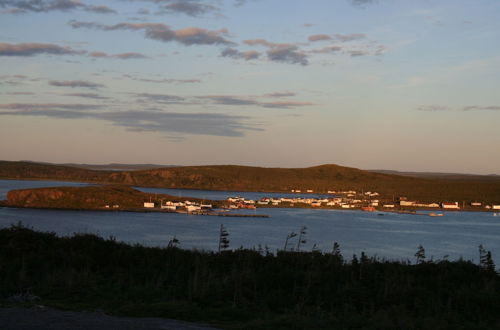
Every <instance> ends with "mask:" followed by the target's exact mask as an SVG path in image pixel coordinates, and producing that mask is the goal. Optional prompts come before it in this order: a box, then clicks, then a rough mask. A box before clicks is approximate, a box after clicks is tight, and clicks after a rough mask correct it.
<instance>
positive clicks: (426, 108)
mask: <svg viewBox="0 0 500 330" xmlns="http://www.w3.org/2000/svg"><path fill="white" fill-rule="evenodd" d="M417 110H418V111H431V112H432V111H448V110H450V108H449V107H447V106H445V105H435V104H432V105H421V106H419V107H418V108H417Z"/></svg>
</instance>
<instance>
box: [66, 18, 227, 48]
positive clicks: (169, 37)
mask: <svg viewBox="0 0 500 330" xmlns="http://www.w3.org/2000/svg"><path fill="white" fill-rule="evenodd" d="M68 24H69V25H70V26H71V27H73V28H74V29H79V28H87V29H96V30H101V31H116V30H125V31H127V30H128V31H140V30H143V31H144V33H145V37H146V38H148V39H152V40H157V41H162V42H171V41H176V42H179V43H181V44H184V45H186V46H190V45H233V44H234V43H233V42H232V41H229V40H228V39H226V38H225V36H226V35H227V34H228V31H227V30H226V29H220V30H217V31H209V30H206V29H202V28H198V27H189V28H185V29H180V30H173V29H171V28H170V27H169V26H168V25H165V24H161V23H118V24H114V25H105V24H100V23H95V22H80V21H74V20H72V21H70V22H68Z"/></svg>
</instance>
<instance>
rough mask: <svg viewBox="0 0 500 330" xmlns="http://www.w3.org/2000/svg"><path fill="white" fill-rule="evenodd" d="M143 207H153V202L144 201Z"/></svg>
mask: <svg viewBox="0 0 500 330" xmlns="http://www.w3.org/2000/svg"><path fill="white" fill-rule="evenodd" d="M144 207H145V208H149V209H152V208H154V207H155V203H153V202H144Z"/></svg>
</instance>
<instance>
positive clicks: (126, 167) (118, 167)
mask: <svg viewBox="0 0 500 330" xmlns="http://www.w3.org/2000/svg"><path fill="white" fill-rule="evenodd" d="M22 162H25V163H34V164H44V165H61V166H70V167H79V168H84V169H87V170H108V171H135V170H149V169H153V168H160V167H162V168H163V167H179V165H159V164H120V163H110V164H78V163H63V164H54V163H45V162H32V161H27V160H25V161H22Z"/></svg>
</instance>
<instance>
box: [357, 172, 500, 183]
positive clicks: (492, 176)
mask: <svg viewBox="0 0 500 330" xmlns="http://www.w3.org/2000/svg"><path fill="white" fill-rule="evenodd" d="M367 171H369V172H373V173H383V174H394V175H402V176H411V177H415V178H431V179H454V180H477V181H491V180H499V181H500V175H498V174H488V175H481V174H466V173H443V172H402V171H394V170H367Z"/></svg>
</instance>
